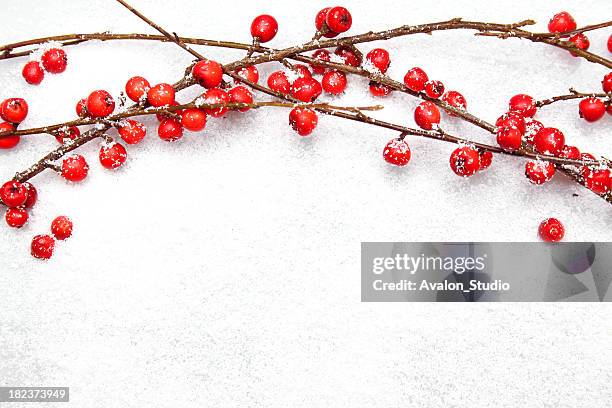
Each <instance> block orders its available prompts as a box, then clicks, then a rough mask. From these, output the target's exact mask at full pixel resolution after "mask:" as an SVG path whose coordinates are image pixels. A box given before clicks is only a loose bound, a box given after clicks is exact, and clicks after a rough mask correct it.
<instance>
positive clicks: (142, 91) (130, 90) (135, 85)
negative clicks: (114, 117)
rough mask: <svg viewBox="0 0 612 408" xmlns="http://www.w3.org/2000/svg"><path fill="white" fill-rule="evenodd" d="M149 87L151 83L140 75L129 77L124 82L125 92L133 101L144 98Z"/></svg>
mask: <svg viewBox="0 0 612 408" xmlns="http://www.w3.org/2000/svg"><path fill="white" fill-rule="evenodd" d="M149 88H151V84H149V81H147V80H146V79H145V78H143V77H141V76H135V77H131V78H130V79H128V81H127V82H126V83H125V93H126V94H127V96H128V98H130V99H131V100H132V101H134V102H140V101H141V100H142V99H144V98H145V95H146V94H147V91H148V90H149Z"/></svg>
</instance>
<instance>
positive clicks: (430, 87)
mask: <svg viewBox="0 0 612 408" xmlns="http://www.w3.org/2000/svg"><path fill="white" fill-rule="evenodd" d="M443 93H444V84H443V83H442V82H440V81H427V82H425V94H426V95H427V96H429V97H430V98H433V99H438V98H439V97H441V96H442V94H443Z"/></svg>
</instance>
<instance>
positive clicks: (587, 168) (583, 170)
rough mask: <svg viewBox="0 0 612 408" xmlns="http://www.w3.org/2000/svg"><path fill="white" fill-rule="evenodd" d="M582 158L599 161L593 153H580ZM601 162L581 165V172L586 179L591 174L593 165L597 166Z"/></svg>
mask: <svg viewBox="0 0 612 408" xmlns="http://www.w3.org/2000/svg"><path fill="white" fill-rule="evenodd" d="M580 160H582V161H583V162H597V158H596V157H595V156H593V155H592V154H591V153H580ZM598 164H599V163H592V164H587V165H584V166H582V167H580V174H581V175H582V177H584V178H585V179H586V178H587V177H588V176H589V174H591V167H594V166H597V165H598Z"/></svg>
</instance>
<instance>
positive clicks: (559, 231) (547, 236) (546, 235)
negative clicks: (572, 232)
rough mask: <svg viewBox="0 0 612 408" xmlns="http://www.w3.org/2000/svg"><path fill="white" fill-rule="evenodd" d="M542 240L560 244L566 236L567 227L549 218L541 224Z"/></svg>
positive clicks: (539, 231) (539, 230)
mask: <svg viewBox="0 0 612 408" xmlns="http://www.w3.org/2000/svg"><path fill="white" fill-rule="evenodd" d="M538 233H539V234H540V238H542V240H543V241H546V242H558V241H561V240H562V239H563V236H564V235H565V227H563V224H561V221H559V220H558V219H556V218H547V219H545V220H544V221H542V223H541V224H540V227H539V228H538Z"/></svg>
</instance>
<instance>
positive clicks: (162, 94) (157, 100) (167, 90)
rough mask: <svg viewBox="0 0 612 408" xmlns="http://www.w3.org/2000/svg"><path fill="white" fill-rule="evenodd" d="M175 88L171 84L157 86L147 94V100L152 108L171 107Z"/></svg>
mask: <svg viewBox="0 0 612 408" xmlns="http://www.w3.org/2000/svg"><path fill="white" fill-rule="evenodd" d="M174 95H175V92H174V88H173V87H172V85H170V84H157V85H155V86H154V87H153V88H150V89H149V91H148V92H147V99H148V100H149V103H150V104H151V106H155V107H156V108H159V107H160V106H170V105H172V102H174Z"/></svg>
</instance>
